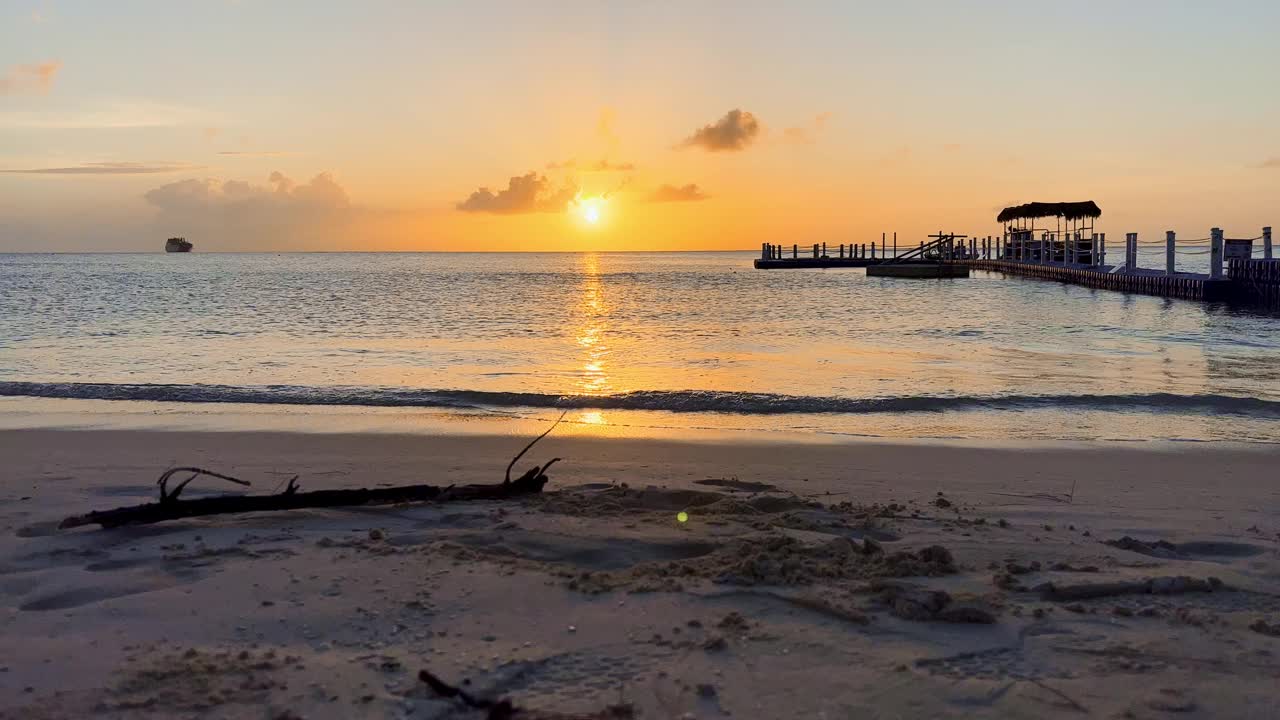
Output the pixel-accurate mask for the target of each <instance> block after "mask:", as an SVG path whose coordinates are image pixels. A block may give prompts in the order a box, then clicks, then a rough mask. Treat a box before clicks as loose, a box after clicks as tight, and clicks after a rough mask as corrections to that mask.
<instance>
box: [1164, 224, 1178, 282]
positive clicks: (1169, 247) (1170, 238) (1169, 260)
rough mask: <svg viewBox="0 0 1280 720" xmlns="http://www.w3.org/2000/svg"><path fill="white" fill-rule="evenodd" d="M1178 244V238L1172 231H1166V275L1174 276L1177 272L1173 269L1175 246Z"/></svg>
mask: <svg viewBox="0 0 1280 720" xmlns="http://www.w3.org/2000/svg"><path fill="white" fill-rule="evenodd" d="M1176 242H1177V236H1176V235H1175V234H1174V232H1173V231H1172V230H1165V231H1164V274H1165V275H1172V274H1174V273H1175V272H1176V271H1175V270H1174V269H1173V268H1174V264H1175V259H1176V258H1175V257H1174V251H1173V248H1174V244H1175V243H1176Z"/></svg>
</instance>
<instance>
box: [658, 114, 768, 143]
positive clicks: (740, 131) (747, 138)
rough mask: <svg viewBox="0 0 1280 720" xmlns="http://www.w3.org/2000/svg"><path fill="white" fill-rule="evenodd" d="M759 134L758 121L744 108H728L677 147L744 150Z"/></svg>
mask: <svg viewBox="0 0 1280 720" xmlns="http://www.w3.org/2000/svg"><path fill="white" fill-rule="evenodd" d="M759 135H760V122H759V121H758V120H756V116H755V115H752V114H751V113H749V112H747V111H745V110H738V109H734V110H730V111H729V112H727V113H725V116H724V117H722V118H720V119H719V120H717V121H716V122H715V124H713V125H705V126H703V127H702V128H701V129H699V130H697V131H695V132H694V133H693V134H692V135H690V136H689V137H687V138H685V139H684V141H682V142H681V143H680V145H679V146H678V147H681V148H687V147H700V148H702V149H703V150H706V151H708V152H730V151H738V150H745V149H747V147H748V146H749V145H751V143H753V142H755V141H756V138H757V137H758V136H759Z"/></svg>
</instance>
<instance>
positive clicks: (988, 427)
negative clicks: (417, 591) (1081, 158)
mask: <svg viewBox="0 0 1280 720" xmlns="http://www.w3.org/2000/svg"><path fill="white" fill-rule="evenodd" d="M753 257H754V254H753V253H748V252H698V253H523V254H482V253H412V254H385V253H378V254H373V253H370V254H361V253H334V254H201V253H192V254H189V255H186V254H170V255H166V254H162V253H152V254H100V255H0V396H7V397H9V398H57V399H78V400H99V401H100V400H114V401H122V402H126V403H132V404H133V405H129V406H128V407H145V405H142V404H144V403H157V402H160V403H178V404H184V405H189V406H191V407H198V406H206V404H209V403H224V404H225V403H233V404H237V405H239V406H250V407H251V406H262V405H273V406H278V407H288V408H293V409H296V410H297V411H298V412H302V413H306V412H309V411H316V412H318V411H319V410H318V408H320V407H322V406H323V407H329V408H332V407H344V408H354V409H359V408H398V409H402V410H404V411H427V410H429V411H431V412H441V413H451V412H454V413H468V414H476V413H479V414H492V415H494V416H495V417H507V416H512V415H515V416H522V417H543V416H548V415H550V416H551V417H554V416H555V415H556V414H558V413H557V411H558V410H560V409H568V410H570V413H569V415H568V417H567V418H566V419H567V420H568V421H569V422H576V423H586V424H595V425H606V426H614V427H618V428H628V427H631V428H636V429H637V431H639V430H640V429H643V428H645V427H662V428H668V429H670V428H676V429H679V428H684V427H687V428H707V427H709V428H718V429H722V430H729V431H737V430H741V431H744V432H755V433H759V432H771V431H780V432H787V433H801V434H816V435H826V436H832V437H837V438H838V437H841V436H850V437H886V438H961V439H965V438H973V439H986V440H1003V439H1016V440H1027V439H1030V440H1113V441H1150V440H1185V441H1204V440H1226V441H1239V442H1263V443H1269V442H1276V441H1280V332H1278V331H1277V317H1276V316H1275V315H1274V314H1273V315H1267V314H1262V313H1259V312H1257V311H1251V310H1246V309H1240V308H1232V307H1228V306H1222V305H1212V304H1204V303H1199V302H1190V301H1182V300H1170V299H1163V298H1156V297H1147V296H1140V295H1126V294H1121V293H1114V292H1108V291H1102V290H1091V289H1088V288H1082V287H1075V286H1069V285H1062V284H1057V283H1052V282H1043V281H1035V280H1029V279H1021V278H1009V277H1004V276H1001V275H998V274H992V273H975V274H974V276H973V277H971V278H969V279H965V280H930V281H909V280H898V279H886V278H868V277H866V276H865V274H864V273H863V272H862V271H860V270H790V271H757V270H754V269H752V267H751V260H752V258H753ZM111 407H126V406H125V405H112V406H111Z"/></svg>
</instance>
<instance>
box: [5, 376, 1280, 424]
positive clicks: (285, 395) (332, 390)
mask: <svg viewBox="0 0 1280 720" xmlns="http://www.w3.org/2000/svg"><path fill="white" fill-rule="evenodd" d="M0 396H10V397H18V396H22V397H41V398H74V399H88V400H150V401H159V402H182V403H247V404H267V405H336V406H342V405H349V406H363V407H423V408H472V409H476V408H516V407H524V408H563V409H599V410H661V411H666V412H676V413H734V414H742V415H784V414H825V413H845V414H864V413H926V412H943V411H947V410H1008V411H1017V410H1028V409H1038V408H1044V409H1068V410H1093V411H1114V412H1126V411H1145V412H1166V413H1183V414H1231V415H1249V416H1264V417H1277V418H1280V401H1275V400H1264V399H1260V398H1252V397H1236V396H1230V395H1216V394H1199V395H1177V394H1173V393H1133V394H1120V395H1087V394H1086V395H1064V394H1056V395H955V396H940V395H905V396H891V397H875V398H841V397H814V396H807V395H778V394H773V393H747V392H722V391H711V390H639V391H635V392H628V393H618V394H613V395H554V394H547V393H523V392H487V391H480V390H421V389H407V388H383V387H306V386H298V385H262V386H235V385H161V384H112V383H36V382H0Z"/></svg>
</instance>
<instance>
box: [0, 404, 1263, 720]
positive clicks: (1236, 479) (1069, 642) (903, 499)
mask: <svg viewBox="0 0 1280 720" xmlns="http://www.w3.org/2000/svg"><path fill="white" fill-rule="evenodd" d="M522 444H523V443H522V441H521V440H520V439H519V438H512V437H491V436H453V437H449V436H433V437H421V436H409V435H385V434H384V435H374V434H347V435H334V434H315V433H313V434H306V433H235V432H201V433H184V432H156V431H141V430H83V431H76V430H5V431H3V432H0V457H3V458H4V461H5V462H4V470H5V472H4V479H3V481H2V482H0V498H2V500H3V501H2V502H0V508H2V509H0V524H2V525H3V533H0V537H2V538H3V539H0V603H2V606H3V609H2V610H0V716H3V717H12V718H73V717H87V716H90V715H94V716H98V717H120V718H124V717H144V718H150V717H157V718H158V717H220V718H222V717H229V718H294V717H305V718H340V717H395V718H399V717H412V718H447V717H459V718H461V717H483V716H484V713H483V712H479V711H468V710H466V709H464V708H463V707H462V706H461V705H460V704H459V703H458V702H456V701H453V700H447V699H442V698H439V697H438V696H436V694H435V693H433V692H432V691H430V690H429V689H428V688H427V687H426V686H425V685H424V683H423V682H421V681H420V680H419V679H418V673H419V671H420V670H424V669H426V670H430V671H431V672H433V673H435V674H436V675H438V676H439V677H440V678H442V679H444V680H446V681H448V682H453V683H463V682H464V681H465V682H466V683H467V685H466V687H467V688H468V689H469V691H471V692H473V693H474V694H476V695H478V696H481V697H487V698H497V697H506V698H510V699H511V700H512V701H513V702H514V703H515V704H516V705H517V706H519V707H521V708H527V709H531V710H538V711H543V712H548V713H550V712H556V713H566V714H568V713H603V712H605V711H608V712H612V713H615V714H616V716H627V715H626V713H627V712H630V713H632V714H634V715H635V716H637V717H647V718H676V717H692V718H716V717H730V716H732V717H738V718H789V717H813V718H843V717H962V716H963V717H1056V716H1061V717H1136V718H1159V717H1170V716H1176V717H1205V718H1207V717H1215V718H1217V717H1241V718H1246V717H1259V718H1261V717H1272V716H1273V713H1274V701H1275V688H1276V687H1277V681H1278V679H1280V658H1277V656H1276V653H1277V652H1280V637H1276V635H1277V634H1280V544H1278V541H1280V524H1277V521H1276V518H1277V517H1280V490H1278V489H1277V488H1276V487H1275V485H1274V476H1275V474H1274V473H1275V467H1276V463H1277V460H1278V459H1280V451H1276V450H1274V449H1268V448H1266V447H1265V446H1264V447H1258V446H1254V447H1246V446H1231V445H1225V444H1184V445H1180V446H1159V447H1152V446H1150V445H1143V446H1126V445H1125V444H1118V443H1116V444H1097V445H1081V444H1076V445H1063V446H1058V447H1054V446H1044V445H1040V446H1035V447H1027V448H1018V447H1004V448H991V447H961V446H956V445H928V444H924V445H921V444H873V443H851V444H781V443H773V444H768V443H763V442H754V441H753V442H736V443H734V442H720V443H711V442H701V443H682V442H674V441H666V440H638V439H633V440H628V439H617V438H610V439H598V438H587V437H573V436H569V437H557V436H555V435H552V436H550V437H548V438H547V439H546V440H545V441H543V442H542V443H541V444H539V445H538V446H536V447H535V448H534V450H533V451H532V452H531V453H530V455H529V456H528V457H527V458H526V460H524V461H522V462H521V465H520V466H519V467H518V468H517V469H520V467H524V466H527V465H528V464H532V463H535V462H537V463H540V462H545V461H546V460H547V459H549V458H551V457H562V458H564V460H563V461H562V462H561V463H559V464H558V465H556V466H555V467H554V468H553V469H552V470H551V472H550V475H551V477H552V480H551V483H550V484H549V485H548V486H547V488H546V490H545V492H544V493H542V494H541V495H535V496H530V497H526V498H520V499H515V500H510V501H502V502H473V503H446V504H417V505H401V506H384V507H357V508H333V509H315V510H295V511H289V512H274V513H252V514H245V515H225V516H218V517H209V518H200V519H188V520H179V521H171V522H164V523H160V524H155V525H148V526H137V527H126V528H118V529H113V530H101V529H96V528H94V529H88V528H86V529H79V530H71V531H59V530H57V529H56V524H57V522H58V521H59V520H61V519H62V518H63V517H65V516H68V515H73V514H78V513H82V512H85V511H88V510H91V509H107V508H113V507H117V506H121V505H131V504H137V503H141V502H147V501H149V500H151V499H154V496H155V484H154V481H155V478H156V476H157V475H159V473H160V472H162V471H163V470H164V469H165V468H167V467H169V466H171V465H176V464H184V465H195V466H200V467H206V468H209V469H214V470H218V471H220V472H225V473H228V474H231V475H234V476H236V477H239V478H243V479H245V480H249V481H251V482H253V487H252V488H251V489H249V491H250V492H254V493H269V492H273V491H278V490H279V489H281V488H282V487H283V486H284V483H285V482H286V481H287V479H288V478H289V477H291V476H293V475H295V474H296V475H300V476H301V479H300V482H301V485H302V489H303V490H315V489H323V488H342V487H377V486H384V485H396V484H410V483H433V484H441V485H448V484H465V483H487V482H495V481H500V480H501V478H502V473H503V470H504V468H505V466H506V464H507V462H508V460H509V459H510V457H511V456H512V455H513V454H514V453H515V452H516V451H517V450H519V447H520V446H521V445H522ZM239 491H241V488H236V487H234V486H231V485H223V484H222V483H220V482H219V481H216V480H208V479H205V480H199V481H197V482H196V483H195V484H193V485H192V486H191V487H190V488H188V490H187V491H186V495H187V496H190V497H199V496H202V495H207V494H215V493H224V492H239ZM681 512H683V513H686V517H687V521H685V522H680V521H679V519H678V517H677V515H678V513H681ZM1126 537H1127V538H1129V540H1124V538H1126ZM1179 577H1182V578H1184V579H1181V580H1179V579H1177V578H1179ZM1104 583H1105V584H1110V585H1108V586H1107V588H1104V589H1103V590H1097V588H1098V587H1100V586H1101V585H1102V584H1104ZM1082 588H1083V589H1082ZM1091 588H1092V589H1091ZM1108 588H1109V589H1108ZM1089 595H1098V596H1097V597H1088V596H1089ZM601 716H609V715H601Z"/></svg>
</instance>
